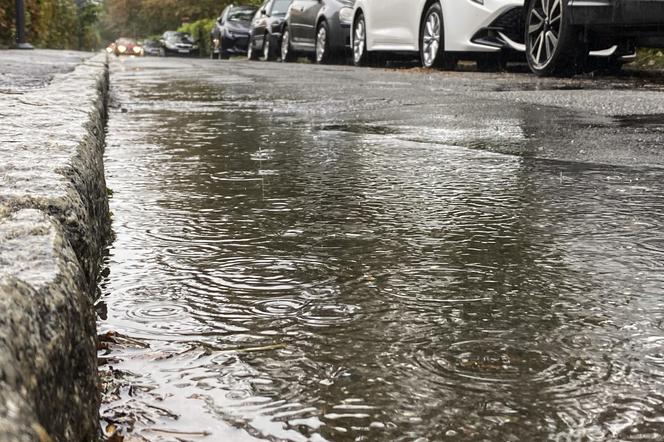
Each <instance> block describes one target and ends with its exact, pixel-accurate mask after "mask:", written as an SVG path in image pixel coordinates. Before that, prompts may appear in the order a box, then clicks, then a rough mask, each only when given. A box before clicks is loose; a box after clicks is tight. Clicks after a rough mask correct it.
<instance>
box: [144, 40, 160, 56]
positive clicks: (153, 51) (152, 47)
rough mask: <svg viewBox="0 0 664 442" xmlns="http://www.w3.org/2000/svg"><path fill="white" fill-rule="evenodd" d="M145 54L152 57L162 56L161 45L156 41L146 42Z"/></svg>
mask: <svg viewBox="0 0 664 442" xmlns="http://www.w3.org/2000/svg"><path fill="white" fill-rule="evenodd" d="M143 54H144V55H152V56H159V55H161V44H160V43H159V42H158V41H156V40H145V41H144V42H143Z"/></svg>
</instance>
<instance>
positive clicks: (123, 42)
mask: <svg viewBox="0 0 664 442" xmlns="http://www.w3.org/2000/svg"><path fill="white" fill-rule="evenodd" d="M115 44H118V45H125V46H127V45H134V44H136V43H134V40H131V39H129V38H118V39H117V40H116V41H115Z"/></svg>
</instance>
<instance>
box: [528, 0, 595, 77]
mask: <svg viewBox="0 0 664 442" xmlns="http://www.w3.org/2000/svg"><path fill="white" fill-rule="evenodd" d="M568 14H569V6H567V2H566V1H564V0H532V1H530V2H529V4H528V9H527V13H526V25H525V41H526V60H527V61H528V67H529V68H530V70H531V71H532V72H533V73H534V74H535V75H537V76H539V77H550V76H571V75H574V74H575V73H576V72H577V71H578V68H579V66H582V65H583V62H582V61H583V60H582V59H583V58H586V57H587V56H588V50H587V48H586V45H585V44H583V42H581V38H580V36H581V33H580V29H579V28H576V27H574V26H573V25H572V24H571V23H570V22H569V20H568V18H567V17H568Z"/></svg>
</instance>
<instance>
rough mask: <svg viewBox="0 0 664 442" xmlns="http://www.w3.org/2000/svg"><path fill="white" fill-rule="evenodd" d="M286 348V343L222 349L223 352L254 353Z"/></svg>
mask: <svg viewBox="0 0 664 442" xmlns="http://www.w3.org/2000/svg"><path fill="white" fill-rule="evenodd" d="M284 348H286V344H274V345H265V346H263V347H245V348H230V349H226V350H220V352H221V353H253V352H259V351H270V350H281V349H284Z"/></svg>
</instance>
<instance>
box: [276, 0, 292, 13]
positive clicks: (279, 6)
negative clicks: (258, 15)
mask: <svg viewBox="0 0 664 442" xmlns="http://www.w3.org/2000/svg"><path fill="white" fill-rule="evenodd" d="M290 4H291V0H275V2H274V7H273V8H272V15H278V14H285V13H286V12H288V7H289V6H290Z"/></svg>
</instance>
